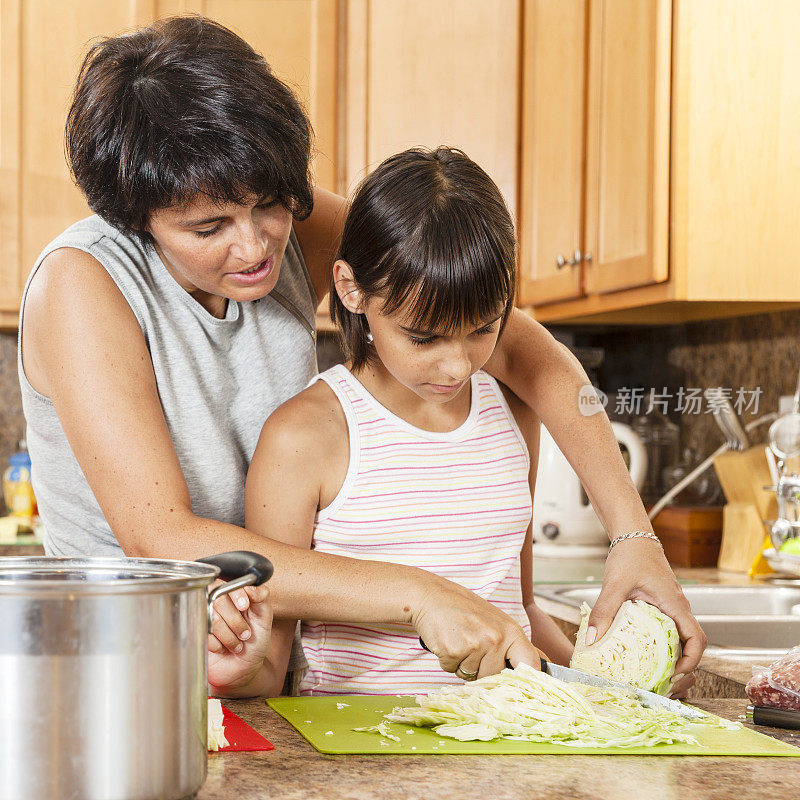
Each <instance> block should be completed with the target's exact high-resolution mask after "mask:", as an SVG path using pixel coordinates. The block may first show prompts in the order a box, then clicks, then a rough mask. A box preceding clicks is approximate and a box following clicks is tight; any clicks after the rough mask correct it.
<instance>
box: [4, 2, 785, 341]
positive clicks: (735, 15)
mask: <svg viewBox="0 0 800 800" xmlns="http://www.w3.org/2000/svg"><path fill="white" fill-rule="evenodd" d="M54 8H56V4H55V3H54V2H53V0H3V2H2V3H1V4H0V67H2V73H1V74H0V82H1V83H0V125H2V136H0V258H1V259H2V261H0V264H2V266H0V325H5V326H6V327H8V326H15V325H16V313H17V308H18V303H19V296H20V292H21V289H22V285H23V282H24V279H25V277H26V276H27V274H28V271H29V270H30V268H31V266H32V264H33V261H34V259H35V257H36V255H37V253H38V252H39V250H40V249H41V248H42V247H43V246H44V245H45V244H46V243H47V242H48V241H49V240H50V239H51V238H52V237H54V236H56V235H57V234H58V233H59V232H60V231H61V230H63V229H64V228H65V227H66V226H67V225H69V224H70V223H71V222H72V221H74V220H76V219H78V218H80V217H81V216H83V215H85V214H86V213H87V212H88V209H87V208H86V205H85V203H84V201H83V199H82V198H81V196H80V193H79V192H78V191H77V189H76V188H75V187H74V185H73V184H72V181H71V179H70V176H69V174H68V171H67V167H66V163H65V160H64V155H63V126H64V117H65V114H66V110H67V106H68V102H69V94H70V90H71V88H72V84H73V82H74V79H75V74H76V71H77V67H78V64H79V63H80V58H81V55H82V53H83V52H84V51H85V48H86V46H87V43H88V41H89V40H90V39H91V38H93V37H95V36H98V35H108V34H117V33H120V32H122V31H124V30H129V29H131V28H133V27H134V26H137V25H141V24H147V23H149V22H150V21H152V20H153V19H155V18H158V17H161V16H166V15H170V14H177V13H189V12H199V13H202V14H205V15H208V16H210V17H212V18H215V19H217V20H219V21H220V22H222V23H223V24H225V25H228V26H229V27H231V28H233V29H234V30H235V31H236V32H237V33H239V34H241V35H242V36H243V37H244V38H245V39H246V40H247V41H249V42H251V43H252V44H253V45H254V47H256V48H257V49H259V50H260V51H262V52H263V53H264V54H265V56H266V58H267V60H268V61H269V62H270V63H271V64H272V66H273V67H274V69H275V71H276V73H277V74H278V75H280V76H281V77H283V78H284V79H286V80H287V81H288V82H289V83H290V85H291V86H292V87H293V88H294V89H295V91H296V92H297V94H298V96H299V97H300V99H301V101H302V102H303V103H304V104H305V106H306V108H307V110H308V113H309V116H310V118H311V121H312V124H313V126H314V129H315V132H316V149H317V153H316V157H315V165H314V169H315V174H316V178H317V182H318V183H319V184H320V185H321V186H323V187H325V188H329V189H333V190H336V191H339V192H340V193H343V194H346V193H348V192H349V191H350V190H351V189H352V188H353V186H354V184H355V183H356V182H357V181H358V180H359V179H360V178H361V177H363V175H364V174H365V173H366V172H367V171H368V170H369V169H370V168H372V167H373V166H375V165H376V164H377V163H378V162H380V161H381V160H382V159H383V158H385V157H386V156H387V155H389V154H391V153H394V152H397V151H399V150H402V149H404V148H406V147H410V146H414V145H427V146H435V145H438V144H441V143H447V144H453V145H456V146H458V147H460V148H462V149H463V150H465V151H466V152H467V153H468V154H469V155H470V156H471V157H473V158H474V159H475V160H476V161H478V162H479V163H480V164H481V165H482V166H483V167H484V168H485V169H486V170H487V172H489V174H490V175H491V176H492V177H493V178H494V180H495V181H496V182H497V184H498V185H499V187H500V189H501V191H502V192H503V195H504V197H505V199H506V201H507V203H508V205H509V208H510V209H511V212H512V214H513V215H514V216H515V219H516V221H517V230H518V235H519V240H520V292H519V303H520V304H521V305H523V306H526V307H527V308H529V309H530V310H531V313H533V314H534V316H536V317H537V318H538V319H540V320H542V321H544V322H570V323H571V322H578V323H583V322H586V323H620V322H630V323H655V322H678V321H681V320H688V319H699V318H706V317H713V316H725V315H733V314H740V313H748V312H752V311H759V310H773V309H774V310H778V309H780V308H784V307H790V306H796V305H797V304H798V303H800V269H798V255H797V254H798V253H799V252H800V226H798V225H797V224H796V216H797V209H798V207H800V148H798V147H797V142H798V141H799V140H800V81H798V80H797V76H798V75H800V48H797V47H796V43H795V41H794V40H795V38H796V35H795V34H796V31H797V24H796V16H797V4H796V2H795V0H771V1H770V2H769V3H764V2H763V0H737V2H736V3H734V4H732V3H731V2H730V0H493V2H491V3H487V2H485V0H129V2H125V3H121V2H113V3H109V2H107V0H75V2H73V3H71V4H69V8H68V9H65V10H61V11H59V12H58V13H54ZM59 8H60V7H59Z"/></svg>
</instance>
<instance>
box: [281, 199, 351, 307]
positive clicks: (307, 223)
mask: <svg viewBox="0 0 800 800" xmlns="http://www.w3.org/2000/svg"><path fill="white" fill-rule="evenodd" d="M346 206H347V201H346V200H345V199H344V197H340V196H339V195H338V194H333V192H329V191H327V190H326V189H320V188H319V187H317V188H316V189H314V210H313V211H312V212H311V215H310V216H309V217H308V218H307V219H304V220H303V221H302V222H295V223H294V231H295V233H296V234H297V241H298V242H299V243H300V249H301V250H302V251H303V259H304V260H305V262H306V268H307V269H308V274H309V275H310V276H311V283H312V284H313V285H314V290H315V291H316V293H317V298H318V299H319V300H320V301H321V300H322V298H323V297H324V296H325V294H326V293H327V292H328V289H329V288H330V284H331V270H332V269H333V262H334V259H335V258H336V251H337V250H338V248H339V239H340V238H341V236H342V228H343V227H344V219H345V216H346V215H347V209H346Z"/></svg>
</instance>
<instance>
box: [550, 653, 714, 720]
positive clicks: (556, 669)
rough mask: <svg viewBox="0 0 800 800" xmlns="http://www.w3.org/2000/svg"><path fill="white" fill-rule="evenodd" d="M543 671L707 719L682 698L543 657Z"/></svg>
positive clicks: (675, 712)
mask: <svg viewBox="0 0 800 800" xmlns="http://www.w3.org/2000/svg"><path fill="white" fill-rule="evenodd" d="M541 667H542V672H546V673H547V674H548V675H552V676H553V677H554V678H558V679H559V680H562V681H564V683H582V684H584V686H595V687H597V688H598V689H615V690H617V691H621V692H625V693H626V694H631V695H633V696H634V697H636V699H637V700H638V701H639V702H640V703H641V704H642V705H643V706H644V707H645V708H664V709H666V710H667V711H672V713H673V714H680V716H682V717H684V718H686V719H706V718H707V716H708V715H707V714H705V713H704V712H703V711H700V710H699V709H697V708H692V707H691V706H685V705H684V704H683V703H681V702H680V700H670V698H669V697H663V696H662V695H660V694H656V693H655V692H647V691H645V690H644V689H638V688H637V687H635V686H631V685H630V684H629V683H622V682H621V681H612V680H608V679H607V678H598V677H597V676H596V675H590V674H589V673H588V672H582V671H581V670H579V669H571V668H570V667H562V666H561V665H560V664H553V663H551V662H550V661H545V660H544V659H542V664H541Z"/></svg>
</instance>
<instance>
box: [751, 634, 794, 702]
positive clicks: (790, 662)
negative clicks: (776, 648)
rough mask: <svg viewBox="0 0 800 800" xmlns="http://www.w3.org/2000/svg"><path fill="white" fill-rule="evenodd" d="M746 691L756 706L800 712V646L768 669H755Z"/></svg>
mask: <svg viewBox="0 0 800 800" xmlns="http://www.w3.org/2000/svg"><path fill="white" fill-rule="evenodd" d="M745 691H746V692H747V696H748V697H749V698H750V701H751V702H752V703H753V705H755V706H767V707H769V708H782V709H784V710H785V711H800V645H798V646H797V647H793V648H792V649H791V650H790V651H789V652H788V653H787V654H786V655H785V656H781V657H780V658H779V659H778V660H777V661H775V662H774V663H772V664H770V665H769V666H768V667H753V677H752V678H750V680H749V681H748V682H747V686H745Z"/></svg>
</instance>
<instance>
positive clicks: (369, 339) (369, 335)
mask: <svg viewBox="0 0 800 800" xmlns="http://www.w3.org/2000/svg"><path fill="white" fill-rule="evenodd" d="M367 341H368V342H369V343H370V344H372V341H373V339H372V334H371V333H369V332H367Z"/></svg>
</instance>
